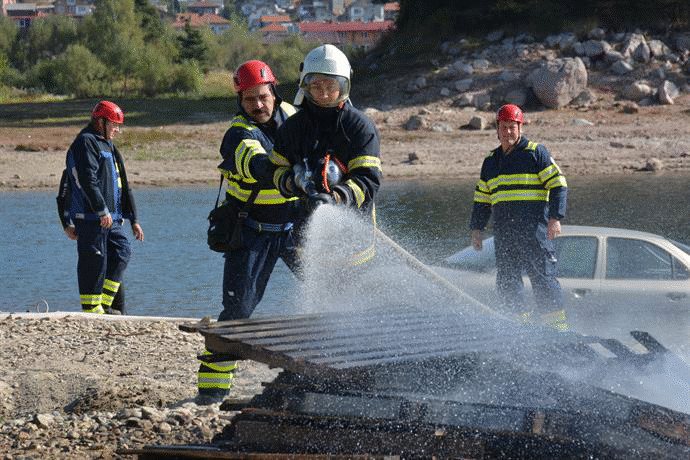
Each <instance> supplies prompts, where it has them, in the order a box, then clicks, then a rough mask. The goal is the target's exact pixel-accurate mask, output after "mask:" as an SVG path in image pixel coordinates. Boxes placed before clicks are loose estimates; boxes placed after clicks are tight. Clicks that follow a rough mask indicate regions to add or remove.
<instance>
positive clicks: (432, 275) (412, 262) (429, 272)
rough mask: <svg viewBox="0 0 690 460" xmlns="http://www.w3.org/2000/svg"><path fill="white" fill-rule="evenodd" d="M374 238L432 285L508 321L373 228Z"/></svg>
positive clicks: (505, 317)
mask: <svg viewBox="0 0 690 460" xmlns="http://www.w3.org/2000/svg"><path fill="white" fill-rule="evenodd" d="M375 232H376V236H377V238H379V239H381V240H382V241H383V242H385V243H386V244H387V245H388V246H390V247H391V248H392V249H393V250H395V252H397V253H398V254H400V255H401V256H402V257H403V259H404V260H405V262H406V263H407V265H408V266H410V267H411V268H412V269H414V270H416V271H417V272H419V273H421V274H422V275H424V276H426V278H428V279H429V280H431V281H433V282H434V283H436V284H438V285H439V286H442V287H444V288H446V289H448V290H450V291H451V292H454V293H456V294H458V295H460V297H462V298H463V299H464V300H466V301H467V302H469V303H470V304H471V305H472V306H474V307H476V308H479V309H480V310H482V311H484V312H485V313H489V314H490V315H492V316H495V317H499V318H501V319H508V320H509V319H510V318H508V317H507V316H505V315H503V314H501V313H499V312H497V311H496V310H494V309H492V308H490V307H489V306H487V305H485V304H483V303H481V302H480V301H478V300H477V299H475V298H474V297H472V296H470V295H469V294H467V293H466V292H465V291H463V290H462V289H460V288H459V287H458V286H456V285H455V284H453V283H451V282H450V281H448V280H447V279H446V278H444V277H442V276H441V275H439V274H438V273H436V272H435V271H434V270H433V269H432V268H431V267H429V266H428V265H426V264H424V263H423V262H422V261H420V260H419V259H417V258H416V257H415V256H413V255H412V254H410V253H409V252H407V251H406V250H405V248H403V247H402V246H400V245H399V244H398V243H396V242H395V241H393V240H392V239H391V238H390V237H389V236H388V235H386V234H385V233H383V232H382V231H381V230H379V229H378V228H375Z"/></svg>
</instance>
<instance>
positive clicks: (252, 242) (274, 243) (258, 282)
mask: <svg viewBox="0 0 690 460" xmlns="http://www.w3.org/2000/svg"><path fill="white" fill-rule="evenodd" d="M242 240H243V247H241V248H240V249H237V250H234V251H229V252H226V253H225V254H224V257H225V267H224V271H223V311H222V312H221V313H220V316H218V321H227V320H231V319H243V318H249V317H250V316H251V314H252V312H254V309H255V308H256V306H257V305H258V304H259V302H261V299H262V297H263V295H264V292H265V290H266V285H267V284H268V280H269V278H270V276H271V273H272V272H273V269H274V268H275V265H276V263H277V262H278V259H283V261H284V262H285V264H286V265H287V266H288V268H289V269H290V270H291V271H292V272H293V273H296V274H297V273H298V264H297V251H296V248H295V243H294V240H293V236H292V232H258V231H256V230H253V229H251V228H247V227H244V228H243V229H242ZM203 354H204V355H210V354H211V352H210V351H209V350H208V349H206V350H204V353H203ZM220 359H221V360H222V361H219V362H209V363H205V362H202V363H201V364H199V371H198V389H199V394H200V395H203V396H208V397H213V398H223V397H225V396H226V395H227V394H228V393H229V390H230V387H231V386H232V378H233V377H234V373H235V369H236V367H237V365H236V363H235V362H234V358H233V357H231V356H224V357H222V358H220Z"/></svg>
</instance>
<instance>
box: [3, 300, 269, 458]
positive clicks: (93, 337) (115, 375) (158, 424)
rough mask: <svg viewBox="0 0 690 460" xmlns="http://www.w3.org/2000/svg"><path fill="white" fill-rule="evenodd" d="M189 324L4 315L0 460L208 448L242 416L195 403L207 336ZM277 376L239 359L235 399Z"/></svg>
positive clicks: (83, 316)
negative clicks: (149, 448) (187, 329)
mask: <svg viewBox="0 0 690 460" xmlns="http://www.w3.org/2000/svg"><path fill="white" fill-rule="evenodd" d="M184 322H191V320H187V321H185V320H180V319H177V320H176V319H150V318H143V317H131V316H129V317H110V316H95V315H86V314H82V313H69V314H67V313H63V314H61V313H53V314H44V315H40V314H28V315H26V314H22V315H9V316H8V315H0V344H1V346H0V455H2V456H1V457H0V458H1V459H2V460H19V459H24V460H28V459H37V458H41V459H42V460H48V459H119V458H123V459H124V458H130V459H131V458H135V457H133V456H132V455H122V454H118V453H116V451H117V450H126V449H136V448H141V447H143V446H148V445H180V444H181V445H189V444H200V443H208V442H209V441H210V440H211V439H212V437H213V436H214V435H215V434H216V433H219V432H220V431H221V430H222V429H223V427H224V426H225V425H226V424H227V423H228V422H229V420H230V419H231V418H232V416H233V415H234V412H230V411H224V410H220V407H219V406H220V405H219V404H215V405H211V406H198V405H196V404H195V403H194V402H193V398H194V396H195V395H196V370H197V367H198V362H197V360H196V356H197V355H198V354H199V353H200V352H201V351H202V350H203V337H202V336H201V335H200V334H195V333H186V332H182V331H180V330H179V325H180V324H182V323H184ZM278 372H279V370H278V369H269V368H268V367H266V366H265V365H263V364H260V363H256V362H253V361H240V362H239V371H238V372H237V374H236V377H235V381H234V388H233V392H232V395H231V398H230V399H239V400H244V399H248V398H251V397H252V396H253V395H254V394H256V393H259V392H260V391H261V389H262V388H261V383H262V382H268V381H271V380H273V379H274V378H275V376H276V375H277V373H278Z"/></svg>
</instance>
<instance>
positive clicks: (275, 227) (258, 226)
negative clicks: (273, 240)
mask: <svg viewBox="0 0 690 460" xmlns="http://www.w3.org/2000/svg"><path fill="white" fill-rule="evenodd" d="M244 225H245V226H247V227H249V228H252V229H254V230H256V231H258V232H275V233H280V232H288V231H290V229H292V222H287V223H285V224H267V223H265V222H259V221H256V220H254V219H252V218H251V217H246V218H245V219H244Z"/></svg>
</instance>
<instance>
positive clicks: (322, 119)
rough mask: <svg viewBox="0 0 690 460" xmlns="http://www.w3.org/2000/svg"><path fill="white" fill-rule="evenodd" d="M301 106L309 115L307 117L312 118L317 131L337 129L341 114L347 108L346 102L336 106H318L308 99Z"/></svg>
mask: <svg viewBox="0 0 690 460" xmlns="http://www.w3.org/2000/svg"><path fill="white" fill-rule="evenodd" d="M303 107H304V109H305V110H306V112H307V113H308V114H309V115H310V117H309V118H311V119H312V121H313V123H314V125H315V126H317V127H318V129H319V131H324V132H335V131H338V127H339V126H340V119H341V117H342V114H343V113H344V112H345V111H346V110H348V106H347V104H342V105H340V106H337V107H319V106H318V105H316V104H314V103H312V102H311V101H309V100H307V102H306V103H305V104H303Z"/></svg>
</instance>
